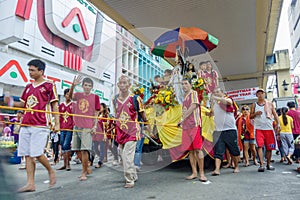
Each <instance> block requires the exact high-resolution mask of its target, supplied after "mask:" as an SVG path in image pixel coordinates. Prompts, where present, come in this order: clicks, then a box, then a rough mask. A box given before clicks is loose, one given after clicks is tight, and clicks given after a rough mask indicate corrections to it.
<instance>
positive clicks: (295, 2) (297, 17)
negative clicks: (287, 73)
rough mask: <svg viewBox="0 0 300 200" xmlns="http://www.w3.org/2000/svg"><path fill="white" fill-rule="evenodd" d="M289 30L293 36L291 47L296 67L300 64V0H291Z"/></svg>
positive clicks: (293, 67) (292, 67)
mask: <svg viewBox="0 0 300 200" xmlns="http://www.w3.org/2000/svg"><path fill="white" fill-rule="evenodd" d="M288 20H289V30H290V36H291V49H292V56H293V61H292V63H291V64H292V66H291V69H295V68H296V67H299V66H300V23H299V22H300V1H299V0H291V4H290V6H289V8H288Z"/></svg>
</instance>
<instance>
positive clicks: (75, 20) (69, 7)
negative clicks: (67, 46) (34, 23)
mask: <svg viewBox="0 0 300 200" xmlns="http://www.w3.org/2000/svg"><path fill="white" fill-rule="evenodd" d="M44 2H45V22H46V25H47V27H48V28H49V29H50V30H51V32H52V33H54V34H55V35H57V36H59V37H61V38H63V39H65V40H67V41H69V42H71V43H73V44H75V45H77V46H79V47H87V46H91V45H92V44H93V40H94V33H95V27H96V19H97V11H96V9H95V8H94V7H93V6H92V5H91V4H89V3H88V2H87V1H84V0H64V1H60V0H56V1H49V0H45V1H44Z"/></svg>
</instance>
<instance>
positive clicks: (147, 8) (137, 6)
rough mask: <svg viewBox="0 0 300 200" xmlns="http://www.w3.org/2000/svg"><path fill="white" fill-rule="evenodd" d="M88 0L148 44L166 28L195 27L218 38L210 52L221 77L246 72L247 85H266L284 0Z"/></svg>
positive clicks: (238, 77) (239, 77)
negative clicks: (266, 64) (269, 56)
mask: <svg viewBox="0 0 300 200" xmlns="http://www.w3.org/2000/svg"><path fill="white" fill-rule="evenodd" d="M90 2H91V3H93V4H94V5H95V6H96V7H97V8H98V9H100V10H101V11H103V12H104V13H105V14H106V15H108V16H109V17H111V18H112V19H113V20H115V21H116V22H117V23H118V24H120V25H121V26H123V27H124V28H125V29H127V30H128V31H129V32H131V33H132V34H133V35H134V36H136V37H137V38H138V39H140V40H141V41H142V42H143V43H145V44H146V45H148V46H152V44H153V41H154V39H155V38H156V37H157V36H158V35H160V34H161V33H162V32H164V31H165V30H166V29H174V28H176V27H178V26H196V27H199V28H201V29H203V30H205V31H207V32H209V33H211V34H212V35H214V36H216V37H217V38H218V39H219V40H220V44H219V46H218V47H217V48H216V49H215V50H213V51H212V52H211V53H210V55H211V57H212V58H213V59H214V60H217V61H218V62H217V63H216V64H217V66H218V69H219V72H220V76H221V77H223V79H224V80H227V81H231V80H232V81H233V79H234V81H235V82H236V81H239V80H240V81H242V82H245V77H248V78H246V81H247V80H248V82H249V84H254V85H252V86H251V87H255V86H259V87H263V86H265V84H264V83H266V80H265V78H264V77H265V76H264V71H265V69H264V68H265V67H264V66H265V58H266V55H270V54H272V53H273V50H274V45H275V40H276V35H277V29H278V24H279V18H280V12H281V8H282V3H283V0H230V1H219V0H200V1H182V0H165V1H135V0H127V1H119V0H90ZM232 77H234V78H232ZM230 79H231V80H230ZM253 80H255V81H253ZM242 82H241V83H242ZM249 84H244V85H245V86H243V85H241V84H234V85H233V86H232V87H231V86H230V87H229V88H226V89H227V90H231V89H240V88H241V87H246V85H249Z"/></svg>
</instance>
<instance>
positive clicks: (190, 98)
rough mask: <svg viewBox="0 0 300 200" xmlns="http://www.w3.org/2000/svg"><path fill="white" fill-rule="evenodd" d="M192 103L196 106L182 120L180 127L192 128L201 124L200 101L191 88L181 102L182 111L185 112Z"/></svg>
mask: <svg viewBox="0 0 300 200" xmlns="http://www.w3.org/2000/svg"><path fill="white" fill-rule="evenodd" d="M193 103H195V104H197V108H196V109H195V110H194V111H193V112H192V114H190V115H189V116H188V117H187V118H186V119H185V120H184V121H183V122H182V129H192V128H195V127H197V126H201V116H200V103H199V99H198V93H197V92H196V91H194V90H191V92H190V93H189V94H188V95H187V96H186V97H185V98H184V101H183V103H182V113H184V112H186V111H187V110H188V109H189V108H190V107H191V105H192V104H193Z"/></svg>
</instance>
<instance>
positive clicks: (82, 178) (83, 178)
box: [79, 176, 87, 181]
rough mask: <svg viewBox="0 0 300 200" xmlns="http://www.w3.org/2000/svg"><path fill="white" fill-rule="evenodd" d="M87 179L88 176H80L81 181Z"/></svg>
mask: <svg viewBox="0 0 300 200" xmlns="http://www.w3.org/2000/svg"><path fill="white" fill-rule="evenodd" d="M86 180H87V177H82V176H81V177H80V178H79V181H86Z"/></svg>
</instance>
